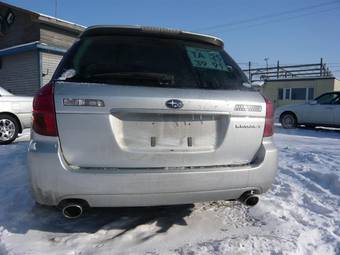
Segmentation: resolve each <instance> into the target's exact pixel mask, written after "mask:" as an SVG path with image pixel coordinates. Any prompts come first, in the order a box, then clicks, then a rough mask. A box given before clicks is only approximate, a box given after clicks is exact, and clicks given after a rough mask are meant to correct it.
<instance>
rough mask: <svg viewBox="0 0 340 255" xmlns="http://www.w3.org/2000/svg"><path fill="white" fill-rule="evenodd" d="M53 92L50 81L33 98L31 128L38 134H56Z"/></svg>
mask: <svg viewBox="0 0 340 255" xmlns="http://www.w3.org/2000/svg"><path fill="white" fill-rule="evenodd" d="M53 92H54V86H53V83H52V82H50V83H48V84H46V85H45V86H43V87H42V88H41V89H40V90H39V91H38V93H37V94H36V95H35V97H34V100H33V130H34V131H35V132H36V133H38V134H40V135H46V136H57V135H58V130H57V122H56V116H55V108H54V96H53Z"/></svg>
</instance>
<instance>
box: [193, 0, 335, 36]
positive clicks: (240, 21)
mask: <svg viewBox="0 0 340 255" xmlns="http://www.w3.org/2000/svg"><path fill="white" fill-rule="evenodd" d="M335 3H339V1H331V2H326V3H322V4H317V5H311V6H308V7H303V8H298V9H292V10H287V11H284V12H279V13H275V14H270V15H262V16H257V17H254V18H250V19H244V20H239V21H235V22H230V23H224V24H218V25H214V26H209V27H202V28H198V29H194V30H195V31H207V30H213V29H217V28H223V27H230V26H235V25H240V24H245V23H249V22H254V21H261V20H263V19H270V18H274V17H278V16H283V15H287V14H292V13H297V12H301V11H305V10H310V9H314V8H319V7H324V6H327V5H332V4H335Z"/></svg>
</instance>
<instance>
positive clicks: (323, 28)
mask: <svg viewBox="0 0 340 255" xmlns="http://www.w3.org/2000/svg"><path fill="white" fill-rule="evenodd" d="M56 1H57V5H56V4H55V3H56ZM4 2H7V3H9V4H13V5H17V6H19V7H23V8H27V9H30V10H33V11H36V12H40V13H44V14H47V15H51V16H55V14H57V17H58V18H61V19H65V20H68V21H71V22H75V23H78V24H81V25H84V26H90V25H98V24H122V25H147V26H157V27H169V28H177V29H182V30H188V31H193V32H200V33H205V34H211V35H214V36H218V37H220V38H221V39H223V40H224V42H225V49H226V51H227V52H228V53H229V54H230V55H231V56H232V57H233V58H234V59H235V60H236V61H237V62H238V63H239V64H240V66H241V67H242V68H246V67H247V65H248V64H247V63H248V62H249V61H251V63H252V67H260V66H264V65H265V64H266V62H265V60H264V59H265V58H268V63H269V65H275V64H276V62H277V60H279V61H280V63H281V64H309V63H318V62H320V58H321V57H322V58H323V60H324V62H325V63H327V64H328V66H329V67H330V68H331V70H332V71H333V73H334V74H335V75H336V76H337V78H338V79H339V78H340V0H336V1H335V0H319V1H317V0H285V1H273V0H237V1H235V0H234V1H228V0H209V1H206V0H185V1H184V0H135V1H133V0H97V1H93V0H29V1H28V0H7V1H4ZM56 6H57V8H56Z"/></svg>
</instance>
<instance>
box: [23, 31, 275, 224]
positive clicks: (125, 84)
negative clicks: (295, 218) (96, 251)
mask: <svg viewBox="0 0 340 255" xmlns="http://www.w3.org/2000/svg"><path fill="white" fill-rule="evenodd" d="M272 135H273V106H272V104H271V102H270V101H269V100H268V99H266V98H265V97H263V96H262V95H261V94H260V93H258V92H256V91H253V90H252V89H251V87H250V86H249V83H248V80H247V78H246V76H245V75H244V73H243V72H242V70H241V69H240V68H239V67H238V65H237V64H236V63H235V61H234V60H233V59H232V58H231V57H230V56H229V55H228V54H227V53H226V52H225V51H224V50H223V41H222V40H220V39H218V38H215V37H212V36H207V35H201V34H195V33H190V32H183V31H178V30H170V29H158V28H148V27H117V26H94V27H90V28H88V29H86V30H85V31H84V32H83V33H82V34H81V35H80V37H79V40H78V41H77V42H75V44H74V45H73V46H72V47H71V48H70V50H69V51H68V52H67V53H66V55H65V56H64V58H63V60H62V61H61V63H60V64H59V66H58V68H57V70H56V72H55V73H54V76H53V78H52V80H51V81H50V82H49V83H48V84H47V85H45V86H44V87H42V88H41V89H40V91H39V92H38V93H37V95H36V96H35V98H34V102H33V128H32V138H31V142H30V145H29V152H28V162H29V163H28V164H29V170H30V177H31V183H32V189H33V194H34V197H35V200H36V201H37V202H38V203H39V204H44V205H50V206H58V207H60V208H61V209H62V211H63V213H64V216H66V217H68V218H74V217H78V216H80V215H81V214H82V212H83V210H84V208H86V207H127V206H158V205H172V204H187V203H194V202H199V201H210V200H240V201H241V202H243V203H244V204H246V205H249V206H251V205H255V204H256V203H257V202H258V196H257V195H258V194H261V193H263V192H265V191H267V190H268V189H269V188H270V186H271V184H272V182H273V179H274V177H275V173H276V170H277V150H276V148H275V146H274V144H273V140H272Z"/></svg>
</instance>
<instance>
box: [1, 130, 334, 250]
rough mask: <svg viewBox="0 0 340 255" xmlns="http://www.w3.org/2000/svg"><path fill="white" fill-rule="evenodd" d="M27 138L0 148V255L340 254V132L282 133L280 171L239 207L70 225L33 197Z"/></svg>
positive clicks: (126, 215)
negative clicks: (252, 202)
mask: <svg viewBox="0 0 340 255" xmlns="http://www.w3.org/2000/svg"><path fill="white" fill-rule="evenodd" d="M28 139H29V134H28V132H26V133H25V134H24V135H23V136H22V137H20V138H19V139H18V140H17V141H16V142H15V143H14V144H12V145H9V146H0V205H1V207H0V254H47V253H49V254H94V253H97V254H98V253H100V254H327V255H328V254H340V214H339V208H340V207H339V206H340V178H339V175H340V171H339V170H340V132H339V131H334V130H333V131H332V130H317V131H316V130H304V129H298V130H291V131H286V130H283V129H281V128H277V130H276V134H275V141H276V144H277V146H278V148H279V150H280V159H279V173H278V175H277V178H276V181H275V183H274V185H273V188H272V190H271V191H269V192H268V193H266V194H265V195H262V196H261V199H260V202H259V204H258V205H257V206H255V207H253V208H246V207H244V206H242V205H240V204H239V203H238V202H211V203H203V204H196V205H192V206H174V207H165V208H135V209H121V208H120V209H119V208H117V209H92V210H91V211H90V212H89V213H88V214H87V215H86V216H84V217H82V218H80V219H77V220H72V221H70V220H66V219H64V218H63V217H62V216H61V214H60V212H59V211H57V210H56V209H54V208H47V207H42V206H38V205H36V204H35V203H34V202H33V200H32V197H31V195H30V192H29V184H28V175H27V168H26V163H25V161H26V157H25V154H26V148H27V144H28V142H27V141H28Z"/></svg>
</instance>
